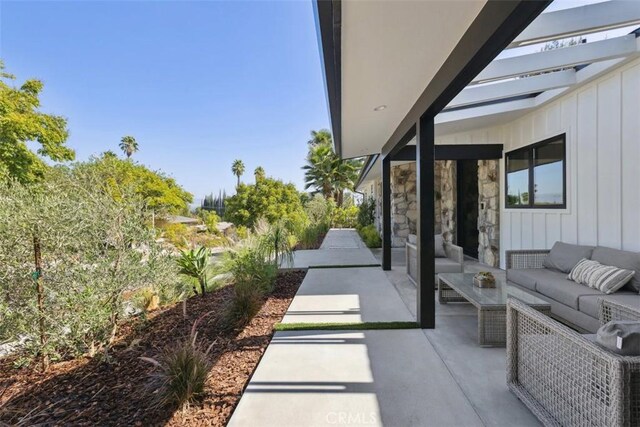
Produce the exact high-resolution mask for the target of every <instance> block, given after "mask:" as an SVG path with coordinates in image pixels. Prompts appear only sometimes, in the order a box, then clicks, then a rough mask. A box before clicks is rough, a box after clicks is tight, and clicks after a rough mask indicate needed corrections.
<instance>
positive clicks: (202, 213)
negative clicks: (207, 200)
mask: <svg viewBox="0 0 640 427" xmlns="http://www.w3.org/2000/svg"><path fill="white" fill-rule="evenodd" d="M196 214H197V215H198V218H200V219H201V220H202V223H203V224H204V225H206V226H207V230H208V231H209V233H213V234H217V233H218V227H216V226H217V225H218V222H219V221H220V217H219V216H218V214H217V213H216V212H215V211H208V210H206V209H202V208H198V209H197V210H196Z"/></svg>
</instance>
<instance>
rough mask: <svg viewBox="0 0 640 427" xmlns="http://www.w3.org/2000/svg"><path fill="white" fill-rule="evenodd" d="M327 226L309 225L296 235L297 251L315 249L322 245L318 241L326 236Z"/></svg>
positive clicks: (323, 224) (320, 224)
mask: <svg viewBox="0 0 640 427" xmlns="http://www.w3.org/2000/svg"><path fill="white" fill-rule="evenodd" d="M328 231H329V226H328V225H327V224H326V223H319V224H311V225H309V226H307V227H306V228H305V229H304V230H303V231H302V233H300V234H299V235H298V249H317V248H318V246H319V245H320V244H321V243H322V242H320V239H321V238H322V237H323V236H324V235H325V234H327V232H328Z"/></svg>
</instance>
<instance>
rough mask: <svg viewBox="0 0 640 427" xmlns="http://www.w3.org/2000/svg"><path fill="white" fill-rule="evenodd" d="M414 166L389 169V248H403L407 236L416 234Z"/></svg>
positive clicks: (407, 164)
mask: <svg viewBox="0 0 640 427" xmlns="http://www.w3.org/2000/svg"><path fill="white" fill-rule="evenodd" d="M417 218H418V206H417V203H416V164H415V163H406V164H404V165H399V166H395V167H392V168H391V246H393V247H403V246H404V244H405V243H406V242H407V238H408V237H409V234H415V233H416V230H417V228H416V219H417Z"/></svg>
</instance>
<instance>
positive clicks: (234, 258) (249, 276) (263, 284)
mask: <svg viewBox="0 0 640 427" xmlns="http://www.w3.org/2000/svg"><path fill="white" fill-rule="evenodd" d="M220 270H221V272H223V273H231V275H232V276H233V282H234V283H236V284H238V283H243V284H244V283H246V284H251V285H253V286H254V287H256V288H257V289H259V290H260V291H261V292H262V293H265V294H266V293H270V292H271V291H272V290H273V286H274V282H275V278H276V275H277V273H278V270H277V268H276V266H275V265H274V264H273V263H272V262H270V261H268V260H267V259H266V258H265V256H264V254H263V253H262V252H261V251H260V250H259V249H258V243H257V242H250V243H246V244H245V246H244V247H240V248H238V249H236V250H235V251H228V252H226V253H225V255H224V257H223V260H222V264H221V266H220Z"/></svg>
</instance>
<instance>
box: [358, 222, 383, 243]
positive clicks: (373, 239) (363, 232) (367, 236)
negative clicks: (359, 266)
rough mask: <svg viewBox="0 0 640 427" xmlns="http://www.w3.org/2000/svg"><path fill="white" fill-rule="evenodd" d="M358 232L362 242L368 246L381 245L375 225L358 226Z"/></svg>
mask: <svg viewBox="0 0 640 427" xmlns="http://www.w3.org/2000/svg"><path fill="white" fill-rule="evenodd" d="M358 233H359V234H360V237H361V238H362V240H363V241H364V244H365V245H367V247H369V248H379V247H380V246H382V239H381V238H380V234H378V230H377V229H376V227H375V225H373V224H371V225H367V226H365V227H361V228H358Z"/></svg>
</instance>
